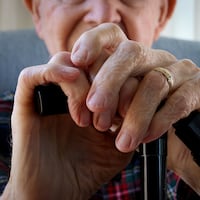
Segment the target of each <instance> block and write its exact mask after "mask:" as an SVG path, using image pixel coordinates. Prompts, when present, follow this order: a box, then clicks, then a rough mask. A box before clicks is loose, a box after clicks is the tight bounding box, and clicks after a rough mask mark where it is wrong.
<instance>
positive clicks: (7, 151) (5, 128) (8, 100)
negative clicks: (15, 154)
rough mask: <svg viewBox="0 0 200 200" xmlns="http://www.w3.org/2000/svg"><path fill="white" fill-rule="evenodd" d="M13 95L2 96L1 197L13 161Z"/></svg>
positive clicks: (0, 116) (0, 124)
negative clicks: (11, 160)
mask: <svg viewBox="0 0 200 200" xmlns="http://www.w3.org/2000/svg"><path fill="white" fill-rule="evenodd" d="M12 107H13V94H11V93H8V92H6V93H5V94H3V95H1V96H0V195H1V194H2V193H3V191H4V188H5V186H6V184H7V182H8V179H9V175H10V159H11V125H10V124H11V123H10V121H11V120H10V119H11V113H12Z"/></svg>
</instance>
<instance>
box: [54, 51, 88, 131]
mask: <svg viewBox="0 0 200 200" xmlns="http://www.w3.org/2000/svg"><path fill="white" fill-rule="evenodd" d="M50 63H58V64H62V65H70V66H74V65H73V63H72V62H71V59H70V53H68V52H60V53H58V54H56V55H55V56H54V57H53V58H52V59H51V60H50ZM59 84H60V86H61V88H62V89H63V91H64V92H65V94H66V95H67V96H68V107H69V111H70V114H71V116H72V118H73V120H74V121H75V122H76V123H77V124H78V125H79V126H83V127H84V126H88V125H89V124H90V123H91V113H90V111H89V110H88V108H87V106H86V97H87V93H88V90H89V83H88V80H87V77H86V75H85V73H84V72H83V71H81V70H80V76H79V78H78V79H76V80H75V81H73V82H61V83H59Z"/></svg>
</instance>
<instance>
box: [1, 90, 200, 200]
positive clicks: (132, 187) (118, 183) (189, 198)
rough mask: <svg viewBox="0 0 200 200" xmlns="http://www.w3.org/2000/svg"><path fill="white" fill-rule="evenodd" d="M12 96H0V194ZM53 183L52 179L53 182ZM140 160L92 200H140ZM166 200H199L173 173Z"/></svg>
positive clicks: (5, 172)
mask: <svg viewBox="0 0 200 200" xmlns="http://www.w3.org/2000/svg"><path fill="white" fill-rule="evenodd" d="M12 106H13V95H12V94H10V93H6V94H4V95H3V96H1V97H0V194H1V193H2V192H3V190H4V188H5V186H6V184H7V181H8V178H9V172H10V157H11V148H10V146H11V145H10V138H11V128H10V116H11V112H12ZM52 181H53V180H52ZM140 185H141V180H140V161H139V155H138V154H135V155H134V157H133V159H132V161H131V162H130V164H129V165H128V166H127V167H126V169H124V170H123V171H122V172H121V173H120V174H118V175H117V176H116V177H114V178H113V179H112V180H111V181H110V182H109V183H107V184H105V185H104V186H102V188H101V189H100V190H99V191H97V193H96V194H95V195H94V196H93V197H91V200H100V199H101V200H140V197H141V186H140ZM167 199H169V200H198V199H200V197H198V196H197V195H196V193H195V192H193V190H191V189H190V188H189V187H188V186H187V185H186V184H185V183H184V182H183V181H182V180H180V179H179V177H178V176H176V175H175V174H174V173H173V172H172V171H167Z"/></svg>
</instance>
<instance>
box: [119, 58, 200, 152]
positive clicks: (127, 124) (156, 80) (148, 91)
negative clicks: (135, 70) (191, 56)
mask: <svg viewBox="0 0 200 200" xmlns="http://www.w3.org/2000/svg"><path fill="white" fill-rule="evenodd" d="M188 68H189V69H188ZM167 69H168V70H169V71H170V74H171V76H172V79H173V85H172V86H171V88H170V87H169V84H168V81H167V79H166V77H165V76H163V74H162V73H160V72H158V71H154V70H153V71H151V72H149V73H148V74H147V75H146V76H145V77H144V79H143V80H142V82H141V84H140V86H139V89H138V90H137V93H136V94H135V96H134V99H133V101H132V103H131V105H130V107H129V110H128V112H127V115H126V117H125V120H124V123H123V125H122V128H121V131H120V133H119V135H118V138H117V140H116V145H117V147H118V148H119V149H120V150H122V151H126V152H127V151H131V150H133V149H135V148H136V147H137V145H139V144H140V143H141V142H142V141H143V140H144V138H145V137H147V135H148V140H152V139H155V138H158V137H159V136H160V135H161V134H163V133H164V132H166V131H167V130H168V129H169V124H167V125H166V124H165V126H164V128H163V127H162V126H163V125H162V126H161V125H160V124H162V123H163V124H164V123H165V120H166V121H168V120H169V121H170V123H172V121H173V122H174V118H172V116H170V115H169V119H166V117H165V114H166V113H165V114H163V115H162V116H161V114H162V112H163V111H162V110H163V109H164V108H165V109H166V110H165V112H166V111H168V112H169V113H172V115H173V113H174V112H177V110H176V109H178V108H175V107H176V106H175V107H174V106H173V105H174V103H171V104H170V103H167V102H168V98H170V97H169V96H170V95H171V94H170V93H172V92H173V95H174V94H175V90H177V88H179V87H180V86H181V85H183V84H185V82H187V81H188V80H191V79H194V78H195V77H196V76H197V72H198V71H199V69H198V68H197V67H196V66H195V65H194V64H193V63H191V62H189V61H186V60H185V61H181V62H177V63H176V64H173V65H171V66H169V67H167ZM188 88H189V87H188ZM188 88H187V89H188ZM190 88H191V85H190ZM169 89H170V90H169ZM177 94H178V91H177ZM182 95H183V93H182ZM166 97H167V101H166V105H168V107H165V106H164V107H163V108H161V109H160V110H159V111H158V112H157V108H158V106H159V105H160V102H161V101H162V100H163V99H165V98H166ZM187 97H189V95H188V96H187ZM174 99H177V100H178V99H179V100H180V98H177V97H175V98H174ZM185 102H188V101H185ZM187 108H188V107H187ZM190 111H191V110H190ZM158 114H159V115H158ZM177 116H179V119H180V117H181V113H180V112H179V114H178V115H177ZM155 117H156V118H155ZM161 119H163V120H161ZM149 127H152V128H150V129H149ZM155 127H156V128H155ZM152 129H153V130H154V129H156V131H158V132H156V131H155V135H153V134H150V132H151V131H152ZM125 139H126V140H125ZM123 141H126V143H125V142H123ZM146 141H147V140H145V142H146Z"/></svg>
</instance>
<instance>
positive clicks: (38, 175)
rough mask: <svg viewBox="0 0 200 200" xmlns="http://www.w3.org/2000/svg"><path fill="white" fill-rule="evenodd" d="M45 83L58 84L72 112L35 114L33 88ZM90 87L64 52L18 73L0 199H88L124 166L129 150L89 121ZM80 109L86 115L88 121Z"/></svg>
mask: <svg viewBox="0 0 200 200" xmlns="http://www.w3.org/2000/svg"><path fill="white" fill-rule="evenodd" d="M49 82H53V83H55V84H58V85H60V86H61V88H62V89H63V91H64V92H65V94H66V95H67V96H68V105H69V109H70V113H71V115H54V116H45V117H44V116H39V115H38V114H37V113H36V112H35V110H34V105H33V104H34V102H33V92H34V88H35V86H37V85H41V84H48V83H49ZM88 88H89V83H88V82H87V78H86V77H85V75H84V73H83V71H81V70H79V69H77V68H74V66H73V65H72V63H71V62H70V55H69V54H68V53H64V52H63V53H59V54H58V55H55V56H54V57H53V58H52V59H51V61H50V62H49V63H48V64H46V65H41V66H37V67H30V68H26V69H24V70H23V71H22V73H21V74H20V76H19V80H18V84H17V89H16V94H15V100H14V109H13V114H12V136H13V154H12V165H11V174H10V180H9V183H8V185H7V187H6V190H5V192H4V194H3V197H2V198H3V199H6V198H7V199H9V200H14V199H20V200H32V199H33V200H35V199H37V200H40V199H41V200H43V199H48V200H51V199H52V200H55V199H56V200H57V199H60V200H65V199H88V198H89V197H90V196H91V195H92V194H93V193H94V192H95V191H97V190H98V189H99V188H100V187H101V186H102V185H103V184H104V183H106V182H108V181H109V180H110V179H111V178H112V177H113V176H115V175H116V173H118V172H119V171H121V170H122V169H123V168H124V167H125V166H126V165H127V163H128V162H129V161H130V159H131V157H132V153H127V154H125V153H122V152H119V151H118V150H117V149H116V147H115V138H116V134H113V133H110V132H106V133H104V134H102V133H100V132H98V131H97V130H96V129H95V128H93V126H91V125H89V123H90V117H91V116H90V115H91V113H90V111H89V110H88V109H87V107H86V104H85V98H86V95H87V92H88ZM81 113H84V116H88V118H87V119H86V121H85V119H83V118H82V117H81ZM71 116H72V117H74V120H72V118H71ZM77 116H78V117H77ZM76 117H77V118H76ZM74 121H76V123H77V124H78V125H77V124H75V123H74ZM80 126H82V128H81V127H80Z"/></svg>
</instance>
